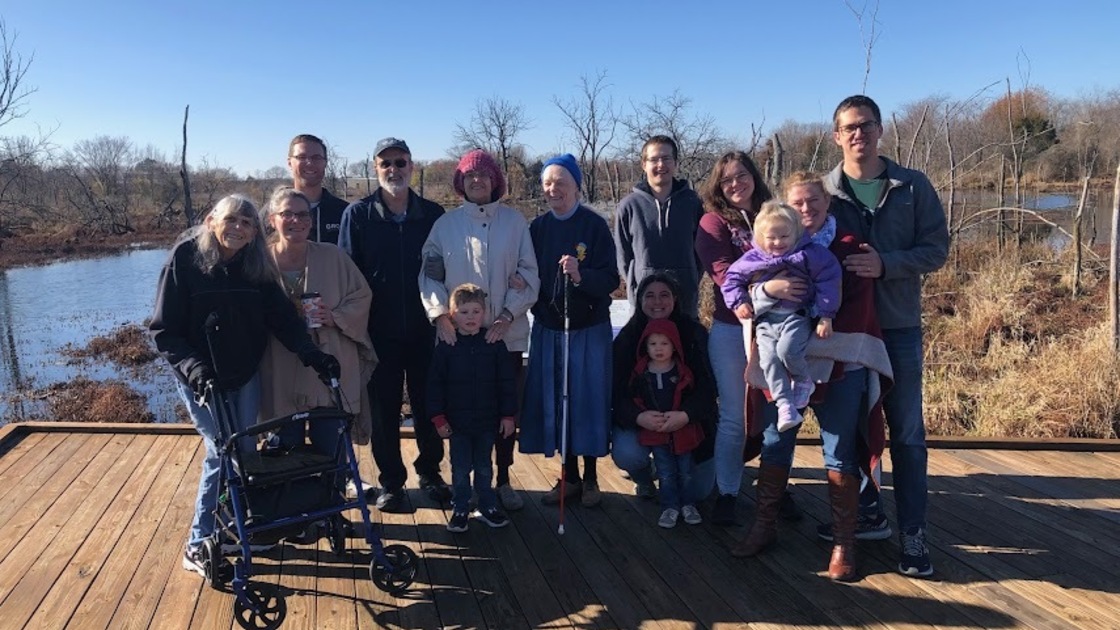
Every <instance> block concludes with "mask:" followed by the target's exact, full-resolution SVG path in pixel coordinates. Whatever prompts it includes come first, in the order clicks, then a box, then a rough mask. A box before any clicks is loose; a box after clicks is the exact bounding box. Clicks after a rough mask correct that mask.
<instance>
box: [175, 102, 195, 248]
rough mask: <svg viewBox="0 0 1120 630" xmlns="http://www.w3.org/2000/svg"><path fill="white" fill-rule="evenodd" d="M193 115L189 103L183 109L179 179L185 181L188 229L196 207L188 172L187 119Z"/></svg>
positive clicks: (184, 205)
mask: <svg viewBox="0 0 1120 630" xmlns="http://www.w3.org/2000/svg"><path fill="white" fill-rule="evenodd" d="M190 115H191V106H190V104H189V103H188V104H187V106H186V107H185V108H184V109H183V153H182V156H181V157H182V161H181V162H180V164H179V177H180V179H182V180H183V218H185V219H186V220H187V227H190V226H192V225H194V221H195V216H194V205H193V204H192V202H191V174H190V171H188V170H187V118H189V117H190Z"/></svg>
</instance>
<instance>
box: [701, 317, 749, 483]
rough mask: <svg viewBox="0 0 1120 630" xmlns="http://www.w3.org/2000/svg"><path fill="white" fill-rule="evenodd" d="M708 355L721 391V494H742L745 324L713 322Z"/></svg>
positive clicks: (718, 440)
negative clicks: (740, 489) (740, 488)
mask: <svg viewBox="0 0 1120 630" xmlns="http://www.w3.org/2000/svg"><path fill="white" fill-rule="evenodd" d="M708 358H709V359H710V360H711V362H712V373H713V374H714V375H715V377H716V390H717V392H718V393H719V424H718V425H717V426H716V451H715V457H714V458H713V459H714V460H715V473H716V485H717V486H718V487H719V493H720V494H733V495H734V494H739V484H740V483H741V482H742V480H743V444H744V443H745V442H746V427H745V426H744V421H743V405H744V404H745V402H746V396H747V384H746V381H745V380H744V373H745V372H746V370H747V355H746V352H745V351H744V350H743V327H742V326H736V325H732V324H727V323H724V322H721V321H714V322H712V330H711V332H709V334H708Z"/></svg>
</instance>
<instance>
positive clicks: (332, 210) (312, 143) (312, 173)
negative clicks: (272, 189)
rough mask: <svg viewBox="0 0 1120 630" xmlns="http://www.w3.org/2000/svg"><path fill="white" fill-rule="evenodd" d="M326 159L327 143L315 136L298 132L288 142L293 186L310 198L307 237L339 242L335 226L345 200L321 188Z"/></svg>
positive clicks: (338, 221) (345, 203) (344, 207)
mask: <svg viewBox="0 0 1120 630" xmlns="http://www.w3.org/2000/svg"><path fill="white" fill-rule="evenodd" d="M327 160H328V158H327V145H326V143H324V142H323V141H322V140H321V139H320V138H318V137H317V136H313V135H311V134H309V133H301V134H299V135H298V136H296V137H294V138H292V141H291V142H289V143H288V170H289V171H291V172H292V188H295V189H296V190H298V191H300V192H301V193H303V194H305V195H307V198H308V200H310V201H311V219H312V220H311V234H309V235H308V238H309V239H311V240H313V241H317V242H319V243H331V244H332V245H333V244H334V243H337V242H338V226H339V223H340V222H341V221H342V211H343V210H345V209H346V206H347V202H346V200H345V199H339V198H338V197H335V196H334V195H332V194H331V191H329V190H327V189H326V188H323V176H324V175H325V174H326V172H327Z"/></svg>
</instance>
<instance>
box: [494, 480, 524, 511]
mask: <svg viewBox="0 0 1120 630" xmlns="http://www.w3.org/2000/svg"><path fill="white" fill-rule="evenodd" d="M498 503H501V504H502V507H504V508H505V509H506V510H507V511H514V510H520V509H521V508H523V507H525V501H523V500H522V499H521V495H520V494H518V493H517V491H516V490H514V489H513V486H511V485H509V484H508V483H503V484H502V485H500V486H498Z"/></svg>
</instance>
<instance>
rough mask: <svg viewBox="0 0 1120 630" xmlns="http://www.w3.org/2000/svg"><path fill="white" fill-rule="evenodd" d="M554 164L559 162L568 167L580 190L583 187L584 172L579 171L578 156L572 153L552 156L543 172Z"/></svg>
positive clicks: (545, 164)
mask: <svg viewBox="0 0 1120 630" xmlns="http://www.w3.org/2000/svg"><path fill="white" fill-rule="evenodd" d="M553 164H559V165H560V166H563V167H564V168H565V169H567V171H568V172H569V173H571V174H572V179H574V180H576V188H578V189H580V190H582V189H583V173H581V172H580V171H579V163H578V162H576V156H574V155H572V154H571V153H565V154H564V155H557V156H556V157H554V158H550V159H549V160H548V161H546V162H545V163H544V166H543V167H542V168H541V172H542V173H543V172H544V169H546V168H548V167H550V166H552V165H553Z"/></svg>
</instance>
